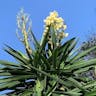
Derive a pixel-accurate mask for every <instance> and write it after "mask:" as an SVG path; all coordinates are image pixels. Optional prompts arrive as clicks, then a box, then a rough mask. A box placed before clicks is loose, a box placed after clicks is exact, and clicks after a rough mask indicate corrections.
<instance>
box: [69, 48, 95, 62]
mask: <svg viewBox="0 0 96 96" xmlns="http://www.w3.org/2000/svg"><path fill="white" fill-rule="evenodd" d="M94 49H96V46H94V47H92V48H89V49H87V50H86V51H83V52H81V53H78V54H77V55H76V56H74V57H73V58H72V59H71V60H70V62H71V63H73V62H75V61H76V60H78V59H80V58H82V57H84V56H85V55H87V54H88V53H89V52H91V51H92V50H94Z"/></svg>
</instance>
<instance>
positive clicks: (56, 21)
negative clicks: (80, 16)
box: [44, 11, 67, 30]
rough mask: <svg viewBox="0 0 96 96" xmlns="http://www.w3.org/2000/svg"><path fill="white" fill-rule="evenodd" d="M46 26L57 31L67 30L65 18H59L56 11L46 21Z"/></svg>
mask: <svg viewBox="0 0 96 96" xmlns="http://www.w3.org/2000/svg"><path fill="white" fill-rule="evenodd" d="M44 22H45V25H46V26H50V25H52V26H53V27H54V28H55V29H56V30H59V29H61V28H63V29H64V30H65V29H66V27H67V26H66V25H65V24H64V20H63V18H61V17H59V15H58V13H57V12H56V11H53V12H50V15H49V16H48V17H46V19H45V20H44Z"/></svg>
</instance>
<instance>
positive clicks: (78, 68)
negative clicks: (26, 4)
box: [0, 19, 96, 96]
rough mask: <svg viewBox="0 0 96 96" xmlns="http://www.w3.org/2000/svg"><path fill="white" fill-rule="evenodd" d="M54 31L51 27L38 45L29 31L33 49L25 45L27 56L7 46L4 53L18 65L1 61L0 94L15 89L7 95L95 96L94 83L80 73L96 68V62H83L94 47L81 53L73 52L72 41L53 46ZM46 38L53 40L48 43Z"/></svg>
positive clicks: (92, 60)
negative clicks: (11, 57)
mask: <svg viewBox="0 0 96 96" xmlns="http://www.w3.org/2000/svg"><path fill="white" fill-rule="evenodd" d="M23 20H24V19H23ZM25 24H26V23H25ZM50 27H52V26H51V25H50V26H48V28H49V29H50ZM54 32H55V31H54V30H53V29H52V28H51V29H50V30H48V33H47V34H46V35H44V36H43V37H42V40H41V42H40V44H39V43H38V41H37V40H36V38H35V36H34V34H33V33H32V31H31V35H32V39H33V43H34V48H33V49H32V48H30V45H27V47H26V45H25V43H24V45H25V50H26V54H27V55H25V54H23V53H22V52H19V51H17V50H15V49H13V48H11V47H10V46H8V45H6V48H5V49H4V50H5V51H6V52H7V53H8V54H10V55H11V56H13V57H14V58H15V59H16V60H17V62H16V63H14V62H9V61H3V60H0V65H3V67H1V68H0V76H3V78H0V84H2V86H0V91H2V90H5V89H12V90H14V91H13V92H11V93H9V94H8V95H9V96H95V93H96V92H95V90H96V87H95V86H96V81H95V80H93V81H92V80H90V78H87V77H83V76H82V75H80V74H82V73H83V72H86V71H88V70H90V69H91V68H93V67H94V66H95V65H96V59H91V60H88V61H86V60H84V59H83V57H84V56H85V55H86V54H87V53H89V52H90V51H92V50H94V49H96V47H92V48H90V49H88V50H86V51H83V52H81V53H80V51H79V50H78V51H77V50H76V51H75V49H74V48H75V45H76V43H77V40H76V39H75V38H72V39H70V40H68V41H67V42H65V43H61V42H59V43H60V44H59V46H56V43H57V39H56V40H55V34H54ZM50 33H52V35H50ZM23 35H24V34H23ZM45 37H46V38H45ZM49 37H50V38H51V39H52V41H53V42H51V44H50V43H49V42H48V38H49ZM26 42H27V44H29V42H28V41H27V40H26ZM51 46H53V47H51ZM30 50H31V51H30Z"/></svg>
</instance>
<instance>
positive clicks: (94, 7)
mask: <svg viewBox="0 0 96 96" xmlns="http://www.w3.org/2000/svg"><path fill="white" fill-rule="evenodd" d="M21 8H24V10H25V12H27V13H29V14H30V18H31V20H32V29H33V32H34V34H35V35H36V37H37V38H38V40H40V38H41V36H42V32H43V25H44V23H43V20H44V19H45V18H46V16H47V15H49V12H50V11H54V10H56V11H58V13H59V15H60V16H61V17H63V18H64V21H65V22H66V24H67V26H68V27H67V30H66V32H68V33H69V37H68V38H72V37H77V38H79V44H81V42H83V41H84V40H85V39H86V37H87V36H88V34H91V33H92V32H95V30H96V0H1V1H0V59H6V60H10V58H11V57H10V56H9V55H7V54H6V53H5V52H4V51H2V48H3V47H4V44H9V45H11V46H12V47H13V48H15V49H18V50H19V49H20V50H23V45H22V43H20V42H19V40H18V38H17V37H16V29H17V25H16V15H17V13H18V12H19V11H20V9H21ZM11 60H12V59H11Z"/></svg>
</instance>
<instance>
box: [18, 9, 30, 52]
mask: <svg viewBox="0 0 96 96" xmlns="http://www.w3.org/2000/svg"><path fill="white" fill-rule="evenodd" d="M17 26H18V30H19V31H20V32H21V33H22V35H23V38H21V37H20V36H19V35H18V33H17V36H18V38H19V39H20V41H22V42H23V43H24V45H25V47H26V49H27V51H29V52H30V53H31V50H30V46H29V42H28V40H29V37H28V33H30V30H31V21H30V20H29V15H28V14H26V13H24V10H23V9H21V11H20V12H19V13H18V14H17Z"/></svg>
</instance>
